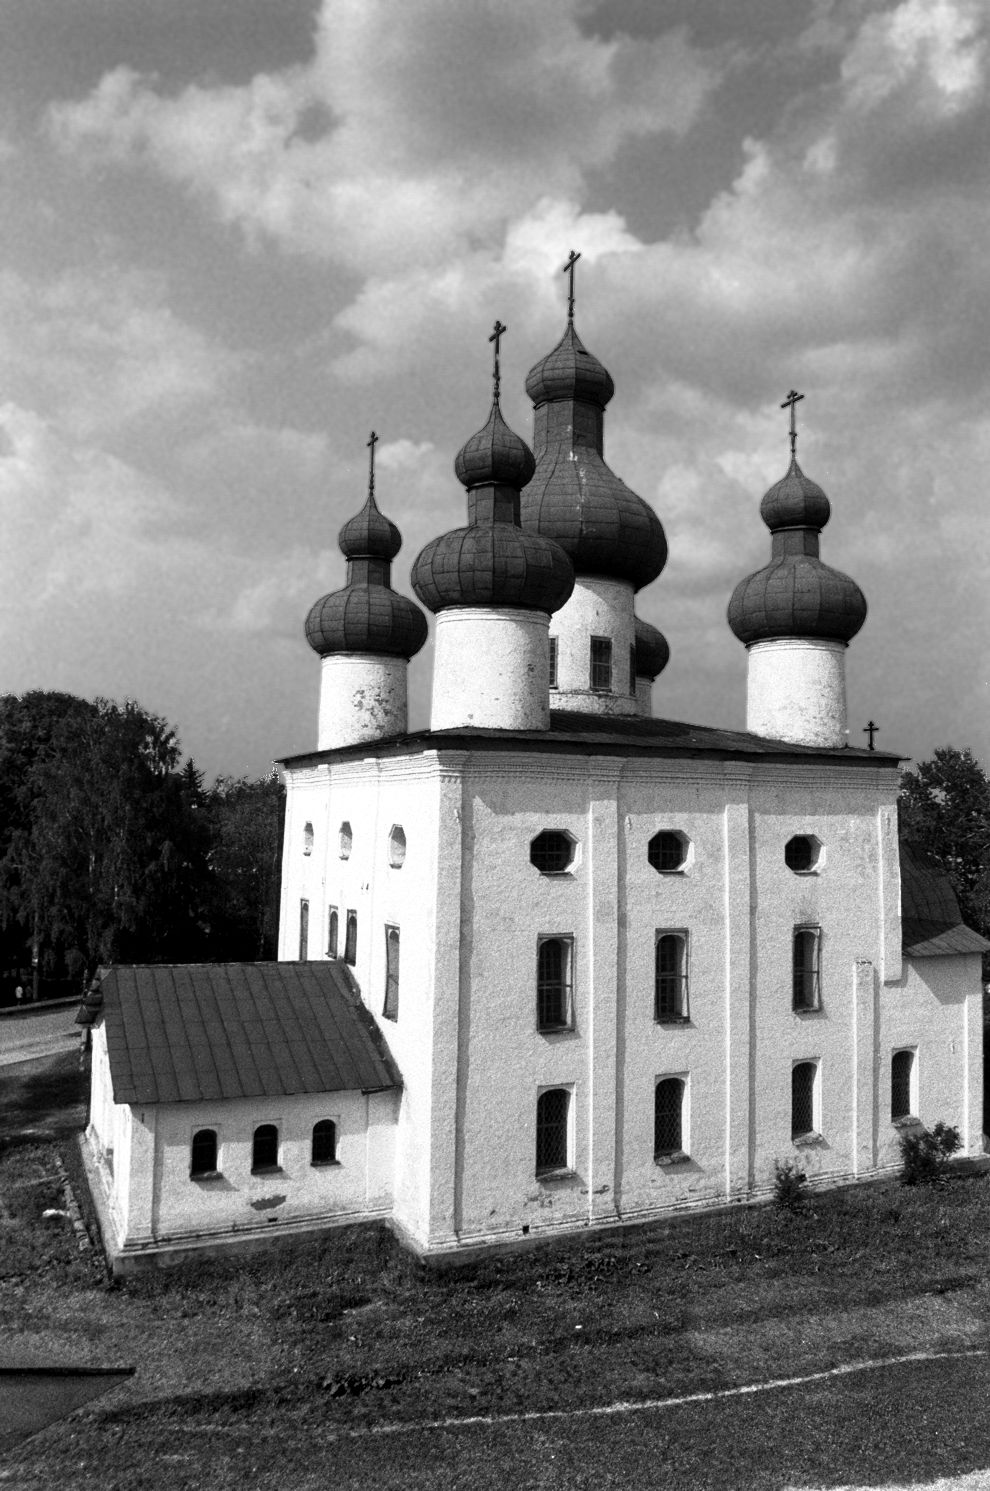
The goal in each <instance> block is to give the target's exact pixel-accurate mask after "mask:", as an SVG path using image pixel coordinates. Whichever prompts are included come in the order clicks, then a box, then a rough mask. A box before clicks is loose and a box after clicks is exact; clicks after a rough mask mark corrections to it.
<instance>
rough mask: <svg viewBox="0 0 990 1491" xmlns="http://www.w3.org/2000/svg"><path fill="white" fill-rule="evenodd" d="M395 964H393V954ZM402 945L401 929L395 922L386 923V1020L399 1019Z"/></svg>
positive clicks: (384, 1006)
mask: <svg viewBox="0 0 990 1491" xmlns="http://www.w3.org/2000/svg"><path fill="white" fill-rule="evenodd" d="M393 948H394V950H395V952H394V962H393V952H392V950H393ZM400 950H401V943H400V939H399V928H398V926H397V925H396V924H395V923H394V922H386V923H385V1001H384V1003H383V1005H382V1018H383V1019H384V1020H398V1018H399V966H400Z"/></svg>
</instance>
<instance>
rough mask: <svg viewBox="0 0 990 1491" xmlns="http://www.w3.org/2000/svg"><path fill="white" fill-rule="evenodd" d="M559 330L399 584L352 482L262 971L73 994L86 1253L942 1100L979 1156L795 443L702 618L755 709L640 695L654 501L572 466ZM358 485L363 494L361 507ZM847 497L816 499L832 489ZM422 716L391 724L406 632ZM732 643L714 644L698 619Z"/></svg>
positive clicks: (529, 1199)
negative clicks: (426, 708) (425, 710)
mask: <svg viewBox="0 0 990 1491" xmlns="http://www.w3.org/2000/svg"><path fill="white" fill-rule="evenodd" d="M575 257H576V256H574V255H572V258H571V262H570V265H569V268H570V269H571V295H570V298H569V304H568V317H567V323H566V326H565V329H564V333H563V336H562V337H561V339H560V341H559V342H558V343H557V345H556V346H555V347H554V348H553V349H552V350H551V351H550V352H549V353H548V354H547V355H546V356H544V357H542V358H541V359H540V360H539V361H538V362H537V363H536V364H535V366H534V367H533V368H532V370H531V372H530V373H529V376H528V378H527V380H526V389H527V392H528V394H529V396H530V398H531V400H532V403H533V406H534V431H533V443H532V449H530V447H529V445H527V443H526V442H525V441H524V440H523V439H521V438H520V437H519V436H518V435H517V434H515V433H514V432H513V431H512V430H510V429H509V428H508V426H507V425H506V423H505V421H504V419H503V417H502V413H501V408H500V384H499V378H500V372H499V345H500V338H501V336H502V334H503V332H504V330H505V328H504V327H502V326H501V324H500V323H498V322H497V323H496V326H495V331H494V333H493V337H492V339H491V340H492V341H493V342H494V376H493V385H494V387H493V398H492V404H491V410H490V413H489V415H488V418H487V420H486V422H485V423H484V425H483V426H482V428H481V429H479V431H478V432H477V434H475V435H472V436H471V437H470V439H468V440H467V441H466V443H465V444H464V445H463V446H462V447H461V449H460V451H459V453H458V455H457V457H456V461H455V463H454V469H455V472H456V476H457V478H458V480H459V481H460V483H461V484H462V486H463V487H464V488H465V489H466V502H467V511H466V521H465V522H464V523H463V525H462V526H458V527H454V528H452V529H451V530H450V531H449V532H447V533H445V534H443V535H442V536H440V537H438V538H436V539H434V540H432V541H431V542H430V543H428V544H427V546H426V547H425V548H424V550H423V551H422V553H421V554H420V555H419V556H418V558H417V559H416V562H415V565H414V566H413V570H412V587H413V589H414V591H415V594H416V598H417V601H418V603H419V604H417V603H416V601H413V600H412V599H411V598H410V597H407V596H404V595H401V594H399V593H398V592H396V591H395V590H394V589H393V588H392V585H391V565H392V561H393V559H394V558H395V556H396V554H397V553H398V551H399V548H400V545H401V536H400V534H399V531H398V529H397V528H396V526H395V524H394V523H392V522H391V521H390V520H389V518H388V517H387V516H386V515H385V513H384V512H383V511H382V510H381V509H380V508H379V505H378V499H377V497H376V492H375V469H374V446H375V438H376V437H375V436H374V435H372V438H371V441H370V442H369V444H370V448H371V461H370V472H369V481H368V492H367V497H366V500H365V501H364V504H363V506H361V508H360V510H359V511H358V512H357V513H356V514H355V516H354V517H352V518H351V519H350V520H349V521H348V522H346V523H345V524H344V526H343V528H342V529H341V532H340V538H339V543H340V549H341V552H342V554H343V557H344V559H345V561H346V579H345V583H344V585H343V586H342V588H339V589H336V590H333V591H331V592H330V593H329V594H327V595H325V596H323V597H322V599H320V600H318V601H317V602H316V603H315V604H314V605H313V607H312V609H311V611H310V613H309V616H308V618H307V621H306V637H307V640H308V642H309V644H310V646H311V647H312V648H313V650H314V651H315V652H316V654H317V655H318V656H319V658H320V665H319V666H320V682H319V706H318V717H317V729H316V748H315V749H314V750H313V751H312V752H310V753H307V754H304V755H301V756H294V757H291V758H289V759H287V760H285V761H283V762H281V763H280V765H281V769H282V772H283V775H284V781H285V786H286V792H287V802H286V816H285V831H284V846H283V868H282V901H281V913H280V934H279V961H278V962H277V963H271V964H252V965H197V966H195V967H170V968H158V967H142V968H123V967H120V968H113V969H110V970H108V971H106V972H105V973H104V974H103V975H102V977H101V978H99V979H98V980H97V981H96V982H95V983H94V986H93V989H92V990H91V991H90V994H89V995H88V996H87V999H86V1001H85V1004H84V1006H83V1009H82V1011H81V1013H80V1017H79V1018H80V1021H81V1023H83V1024H84V1025H86V1026H88V1027H89V1029H90V1033H91V1040H92V1051H93V1064H92V1073H93V1076H92V1103H91V1112H90V1121H89V1126H88V1129H87V1133H86V1138H85V1143H84V1151H85V1154H86V1159H87V1166H88V1170H89V1175H90V1181H91V1186H92V1188H93V1193H94V1197H95V1199H96V1202H97V1206H98V1209H99V1210H100V1213H101V1223H102V1226H103V1231H104V1239H105V1242H106V1245H107V1249H108V1252H109V1253H110V1255H111V1256H112V1258H113V1261H114V1267H115V1269H117V1270H118V1271H124V1270H126V1269H128V1268H133V1267H138V1266H142V1265H147V1264H149V1263H162V1262H167V1261H170V1260H171V1259H174V1258H178V1257H181V1256H183V1255H184V1254H187V1253H189V1252H190V1251H199V1252H202V1251H204V1250H216V1249H220V1248H222V1247H224V1246H228V1245H230V1244H246V1243H256V1242H262V1241H265V1240H267V1239H268V1238H270V1237H272V1236H274V1235H290V1234H299V1233H304V1232H307V1231H315V1230H322V1229H325V1228H328V1227H332V1226H334V1225H340V1224H343V1223H353V1222H360V1221H371V1220H377V1221H385V1222H386V1223H387V1224H388V1225H389V1226H390V1227H392V1228H393V1230H394V1231H395V1232H396V1234H397V1235H398V1236H399V1237H400V1239H401V1240H402V1241H403V1242H404V1243H405V1244H406V1245H407V1246H408V1247H410V1248H411V1249H412V1250H414V1251H415V1252H417V1253H418V1254H421V1255H425V1256H434V1255H437V1256H439V1255H451V1254H458V1253H465V1252H470V1250H472V1249H477V1248H490V1247H496V1246H499V1245H506V1244H512V1243H517V1242H518V1241H519V1240H520V1239H522V1238H525V1237H530V1238H535V1237H539V1236H541V1235H542V1236H545V1235H548V1234H560V1233H564V1232H574V1231H578V1230H580V1229H586V1228H596V1227H615V1226H618V1225H621V1224H623V1223H627V1222H641V1221H645V1220H649V1219H651V1218H661V1217H665V1216H668V1215H670V1214H672V1213H676V1212H679V1211H682V1210H684V1209H686V1208H692V1207H703V1206H725V1205H727V1204H731V1203H735V1202H746V1201H752V1200H755V1199H759V1198H761V1197H766V1196H769V1195H770V1194H772V1191H773V1186H774V1180H775V1174H776V1171H777V1167H778V1166H781V1165H786V1164H788V1163H791V1164H793V1165H795V1166H796V1167H798V1168H799V1169H800V1170H801V1171H803V1172H804V1173H805V1174H806V1175H807V1176H808V1178H809V1181H811V1182H812V1183H813V1184H818V1185H838V1184H842V1183H847V1182H851V1181H856V1180H863V1179H867V1178H870V1177H874V1176H878V1175H882V1174H884V1173H889V1172H891V1171H892V1170H894V1169H896V1167H897V1166H898V1165H899V1159H900V1157H899V1140H900V1138H901V1136H902V1135H903V1134H904V1133H905V1132H908V1131H910V1130H911V1129H912V1128H917V1127H918V1126H919V1125H926V1126H929V1127H930V1126H931V1125H932V1124H934V1123H935V1122H937V1121H938V1120H943V1121H944V1122H946V1123H949V1124H954V1125H956V1126H958V1128H959V1130H960V1134H961V1136H962V1141H963V1151H962V1152H963V1153H964V1154H969V1155H975V1154H978V1153H980V1152H981V1150H982V1129H983V1113H982V1010H981V983H980V960H981V953H982V952H983V950H984V949H985V948H986V947H987V946H988V944H987V943H986V942H985V941H984V939H983V938H981V937H979V936H977V934H976V933H974V932H972V931H971V930H970V929H968V928H966V927H965V926H964V925H962V923H961V919H960V916H959V911H958V907H957V905H956V902H955V899H954V897H953V895H952V892H951V890H950V889H949V887H948V885H947V882H946V881H945V879H944V877H942V876H940V875H939V874H938V873H937V872H935V871H933V870H932V869H931V867H929V866H928V865H927V864H926V863H925V862H924V861H923V860H922V859H921V857H920V856H918V855H917V853H915V852H914V851H912V849H911V848H910V846H908V845H904V844H899V841H898V824H897V794H898V783H899V766H898V757H897V756H896V755H892V754H889V753H886V752H882V751H879V750H875V749H874V748H873V742H872V737H871V741H870V746H869V747H868V748H862V749H861V748H859V747H856V746H851V745H850V744H849V740H848V730H847V720H846V693H845V666H846V656H847V652H848V649H849V645H850V643H851V642H852V640H853V638H854V637H855V635H856V634H857V632H858V631H859V629H860V628H861V626H862V625H863V623H864V620H865V618H866V601H865V599H864V597H863V594H862V592H861V591H860V589H859V587H858V586H857V585H856V583H855V582H854V581H853V580H852V579H850V578H849V577H848V576H846V575H844V574H841V573H839V572H838V571H837V570H835V569H833V568H830V567H829V566H828V565H827V564H826V563H824V562H823V560H822V559H821V557H820V552H819V551H820V541H821V539H820V536H821V532H822V529H823V528H824V527H825V525H826V523H827V522H828V521H829V518H830V514H831V509H830V503H829V499H828V497H827V496H826V494H825V492H824V491H823V490H822V488H821V487H820V486H818V485H817V484H816V483H815V482H814V481H812V480H810V479H809V478H808V477H807V476H805V474H804V473H803V471H802V470H801V467H800V466H799V464H798V461H797V456H796V440H797V432H796V425H795V417H794V411H795V404H796V401H797V400H798V398H800V397H801V396H800V395H798V394H797V393H792V394H790V395H789V396H788V399H787V400H785V405H784V407H789V409H790V463H789V466H788V469H787V470H786V472H785V474H784V476H783V477H782V478H781V479H780V480H779V481H777V482H776V483H775V484H774V485H773V486H771V487H770V489H769V491H768V492H767V493H766V495H765V496H764V497H763V500H762V504H761V507H760V514H761V516H762V519H763V521H764V523H765V524H766V526H767V527H768V529H769V530H770V535H771V537H770V555H769V559H768V563H767V564H766V565H765V566H764V567H763V568H762V569H760V570H759V571H757V573H755V574H752V575H749V576H748V577H744V578H741V579H740V581H739V583H738V585H737V586H736V588H735V590H734V592H733V594H732V596H731V598H730V600H729V607H728V623H729V628H730V629H731V632H732V633H733V634H734V636H735V638H736V639H737V640H738V642H739V643H740V644H742V645H743V646H745V648H746V651H747V659H748V664H747V666H748V673H747V728H746V730H745V731H730V730H723V729H719V728H718V727H716V726H708V725H692V724H685V723H681V722H678V721H672V720H668V719H665V718H663V717H662V716H658V715H655V714H654V712H653V697H652V696H653V686H654V680H655V679H656V678H657V677H658V675H659V674H660V673H661V672H662V670H663V669H664V667H665V666H666V664H667V662H668V657H669V651H668V647H667V643H666V641H665V639H664V637H663V636H662V634H661V633H660V632H659V631H658V630H657V629H656V628H655V627H653V626H651V625H650V624H648V623H647V622H645V621H644V620H643V619H641V618H640V617H638V616H637V614H636V597H637V595H638V594H639V592H641V591H642V590H643V589H644V588H645V587H646V586H649V585H651V584H652V583H654V582H655V581H656V580H657V578H658V576H659V575H660V574H661V571H662V570H663V567H664V564H665V562H666V558H667V545H666V539H665V536H664V531H663V528H662V526H661V523H660V520H659V519H658V517H657V515H656V514H655V512H654V511H653V509H652V508H651V507H650V506H649V504H647V503H646V502H645V501H643V500H642V499H641V498H640V497H638V496H637V495H636V494H635V493H634V492H633V491H631V490H630V488H629V487H628V486H626V485H625V483H624V482H623V481H622V480H621V479H620V478H619V477H618V476H616V475H615V474H614V473H613V472H612V471H611V469H610V468H609V466H608V465H607V464H606V462H605V458H604V422H605V412H606V408H607V406H608V404H609V401H610V400H611V398H612V396H613V393H614V386H613V382H612V379H611V377H610V375H609V373H608V371H607V370H606V368H605V367H604V365H603V364H602V363H601V362H600V361H599V360H598V358H597V357H595V356H594V355H593V354H592V353H591V352H589V351H588V350H587V349H586V348H585V346H584V345H583V344H582V342H581V340H580V338H579V336H578V333H577V330H576V328H575V323H574V300H573V262H574V259H575ZM384 505H385V506H387V503H385V504H384ZM840 521H841V514H840ZM427 612H429V613H431V614H432V616H433V617H434V618H435V619H434V624H433V641H434V662H433V690H432V706H431V716H430V725H429V728H428V729H426V730H421V731H417V732H412V733H410V732H409V729H408V722H407V708H406V673H407V667H408V662H409V660H410V658H411V657H413V656H414V655H415V654H416V653H417V652H418V651H419V649H420V648H421V647H422V646H423V644H424V643H425V641H426V639H427V635H428V622H427V616H426V613H427ZM726 645H728V646H731V645H734V644H733V642H732V641H731V639H730V638H729V637H728V636H727V638H726Z"/></svg>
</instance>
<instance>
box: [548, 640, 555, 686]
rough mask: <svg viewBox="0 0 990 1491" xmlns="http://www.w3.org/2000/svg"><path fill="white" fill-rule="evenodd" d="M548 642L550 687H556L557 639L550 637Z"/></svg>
mask: <svg viewBox="0 0 990 1491" xmlns="http://www.w3.org/2000/svg"><path fill="white" fill-rule="evenodd" d="M549 641H550V687H551V688H552V689H555V688H556V687H557V638H556V637H551V638H550V639H549Z"/></svg>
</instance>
